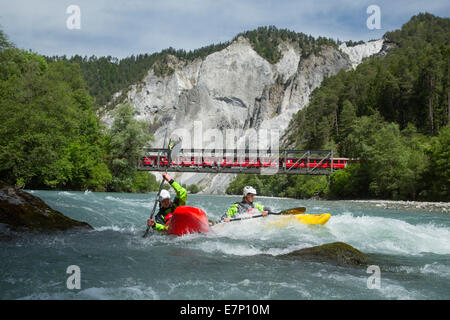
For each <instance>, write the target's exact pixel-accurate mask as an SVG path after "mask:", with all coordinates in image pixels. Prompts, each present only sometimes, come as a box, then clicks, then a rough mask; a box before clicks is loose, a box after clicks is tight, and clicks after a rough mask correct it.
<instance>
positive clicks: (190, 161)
mask: <svg viewBox="0 0 450 320" xmlns="http://www.w3.org/2000/svg"><path fill="white" fill-rule="evenodd" d="M178 160H179V161H172V162H171V163H170V166H181V167H218V166H220V167H244V168H267V167H275V166H278V167H280V168H284V167H285V164H284V160H285V159H284V157H280V158H279V161H278V162H277V161H274V162H272V161H271V160H270V159H264V158H257V159H256V160H254V161H251V160H249V158H244V159H242V160H239V159H237V158H234V159H233V160H232V161H228V160H227V159H226V158H225V157H224V158H223V159H222V160H221V162H220V164H217V163H216V161H215V159H214V158H213V157H180V158H179V159H178ZM308 160H309V161H308ZM320 161H322V159H320V158H309V159H306V158H305V159H302V160H298V158H287V159H286V168H288V169H291V168H322V169H330V168H331V167H332V168H333V169H343V168H346V167H347V166H348V163H349V162H350V161H352V160H351V159H348V158H333V159H325V160H323V161H322V163H321V162H320ZM157 162H158V157H157V156H147V157H145V158H144V159H143V160H142V161H141V165H142V166H144V167H156V166H157ZM168 165H169V163H168V161H167V158H166V157H163V156H161V157H160V159H159V166H160V167H166V166H168Z"/></svg>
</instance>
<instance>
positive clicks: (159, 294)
mask: <svg viewBox="0 0 450 320" xmlns="http://www.w3.org/2000/svg"><path fill="white" fill-rule="evenodd" d="M29 192H31V193H33V194H34V195H36V196H38V197H40V198H42V199H43V200H44V201H46V202H47V204H49V205H50V206H51V207H52V208H54V209H56V210H59V211H60V212H62V213H64V214H65V215H67V216H69V217H71V218H74V219H77V220H81V221H86V222H88V223H89V224H91V225H92V226H93V227H94V230H92V231H69V232H65V233H57V234H52V235H43V234H33V235H32V234H24V235H22V236H19V237H18V238H17V239H14V240H9V241H2V242H1V243H0V246H1V247H2V250H1V253H0V272H1V277H0V299H450V214H449V213H439V212H425V211H420V210H406V209H400V208H397V209H386V208H383V207H379V206H376V205H373V204H368V203H359V202H351V201H312V200H310V201H304V200H293V199H285V198H270V197H257V199H256V201H258V202H260V203H262V204H264V205H268V206H271V207H272V208H273V209H274V211H281V210H283V209H287V208H293V207H299V206H305V207H307V213H324V212H329V213H331V214H332V217H331V219H330V220H329V221H328V223H327V224H326V225H324V226H306V225H302V224H299V223H292V224H290V225H287V226H286V227H283V228H280V227H276V226H273V225H271V224H270V223H268V222H271V221H273V219H277V217H276V216H269V217H266V218H259V219H251V220H247V221H239V222H231V223H228V224H226V225H225V224H221V225H217V226H215V227H214V228H213V230H212V231H211V232H209V233H207V234H191V235H186V236H183V237H175V236H166V235H163V234H158V233H152V234H151V235H150V236H149V237H148V238H145V239H144V238H142V234H143V232H144V230H145V223H146V219H147V218H148V216H149V213H150V211H151V209H152V207H153V200H154V197H155V193H150V194H120V193H97V192H85V193H84V192H72V191H71V192H67V191H38V190H32V191H29ZM238 200H239V197H237V196H216V195H189V199H188V204H189V205H191V206H196V207H200V208H202V209H203V210H205V212H207V214H208V216H209V218H210V219H218V218H219V217H220V216H221V215H222V214H223V213H224V212H225V211H226V209H227V208H228V206H230V205H231V204H232V203H234V202H236V201H238ZM334 241H342V242H345V243H348V244H350V245H352V246H354V247H355V248H357V249H359V250H361V251H362V252H364V253H366V254H368V256H369V258H370V261H371V263H372V264H375V265H377V266H378V267H379V268H380V280H381V281H380V287H379V288H375V289H369V288H368V285H367V283H368V277H370V276H371V275H372V273H367V270H366V267H363V268H355V267H344V266H339V265H335V264H332V263H324V262H314V261H304V260H293V259H280V258H279V257H278V256H279V255H281V254H284V253H288V252H291V251H294V250H297V249H301V248H305V247H311V246H315V245H320V244H325V243H329V242H334ZM71 265H76V266H78V267H79V268H80V276H81V288H80V289H74V290H69V289H68V288H67V286H66V281H67V279H68V277H69V276H71V274H68V273H66V271H67V268H68V267H69V266H71Z"/></svg>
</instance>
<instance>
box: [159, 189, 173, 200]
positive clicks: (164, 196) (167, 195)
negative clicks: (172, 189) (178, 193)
mask: <svg viewBox="0 0 450 320" xmlns="http://www.w3.org/2000/svg"><path fill="white" fill-rule="evenodd" d="M164 199H170V193H169V191H167V190H166V189H162V190H161V193H160V194H159V201H163V200H164Z"/></svg>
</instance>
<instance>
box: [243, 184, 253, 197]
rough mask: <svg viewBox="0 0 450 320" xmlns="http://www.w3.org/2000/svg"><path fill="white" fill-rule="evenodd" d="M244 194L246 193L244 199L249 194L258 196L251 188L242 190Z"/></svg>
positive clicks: (247, 187)
mask: <svg viewBox="0 0 450 320" xmlns="http://www.w3.org/2000/svg"><path fill="white" fill-rule="evenodd" d="M242 192H243V193H244V197H246V196H247V195H248V194H249V193H251V194H256V190H255V188H253V187H250V186H246V187H244V190H242Z"/></svg>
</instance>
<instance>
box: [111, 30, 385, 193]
mask: <svg viewBox="0 0 450 320" xmlns="http://www.w3.org/2000/svg"><path fill="white" fill-rule="evenodd" d="M382 43H383V42H382V40H379V41H374V42H369V43H367V44H364V45H360V46H355V47H351V48H347V47H346V46H341V50H342V51H339V50H336V49H334V48H332V47H326V48H323V50H322V51H321V52H320V54H318V55H317V56H315V55H314V54H311V55H310V56H308V57H307V58H302V57H301V50H300V49H299V48H298V47H295V46H293V45H292V44H288V43H285V44H282V45H280V47H279V48H280V50H281V52H282V54H283V56H282V59H281V60H280V61H279V62H278V63H276V64H275V65H272V64H270V63H269V62H268V61H267V60H265V59H264V58H262V57H261V56H259V55H258V54H257V53H256V52H255V51H254V50H253V48H252V46H251V44H250V43H249V41H248V40H247V39H245V38H244V37H239V38H238V39H237V40H235V41H234V42H233V43H231V44H230V45H229V46H228V47H227V48H225V49H223V50H221V51H218V52H215V53H213V54H211V55H209V56H207V57H206V58H205V59H204V60H201V59H197V60H194V61H192V62H184V61H179V60H178V59H177V58H176V57H170V64H171V67H172V68H173V69H174V70H175V72H174V73H173V74H172V75H170V76H166V77H162V78H161V77H158V76H156V75H155V74H154V72H153V70H150V71H149V73H148V74H147V76H146V77H145V78H144V79H143V81H142V82H141V83H139V84H136V85H133V86H132V87H131V89H130V90H129V91H128V94H127V100H128V102H130V103H131V104H132V105H134V106H135V107H137V109H138V111H139V115H138V116H137V117H138V118H139V119H141V120H145V121H148V122H149V123H151V124H152V126H153V128H156V127H157V129H156V131H155V133H154V137H155V142H154V143H153V145H152V146H153V147H162V146H163V144H164V137H165V135H166V132H169V134H170V133H172V132H174V131H175V130H177V129H178V130H180V129H184V130H185V132H188V133H189V134H190V135H191V139H185V140H183V147H184V148H189V147H196V148H202V147H203V148H205V147H207V146H208V140H209V141H210V142H212V141H214V140H215V139H214V138H213V136H214V134H216V133H220V134H222V135H223V136H227V135H226V132H227V130H228V129H239V130H240V131H237V132H235V134H236V140H237V141H238V142H243V141H244V140H245V134H246V133H249V132H254V130H255V129H260V128H261V129H274V130H275V129H276V130H279V135H280V136H281V135H282V134H283V131H284V130H285V129H286V128H287V126H288V124H289V121H290V119H291V117H292V116H293V115H294V114H295V113H296V112H298V111H299V110H301V109H302V108H304V107H305V106H306V105H307V104H308V103H309V97H310V94H311V92H312V91H313V90H314V89H315V88H317V87H318V86H320V84H321V82H322V80H323V79H324V77H329V76H332V75H335V74H336V73H338V72H339V71H340V70H341V69H345V70H349V69H351V68H352V67H355V66H356V65H357V64H358V63H360V62H361V60H362V59H363V58H364V57H366V56H369V55H371V54H374V53H377V52H379V51H380V50H381V46H382ZM343 52H344V53H347V54H348V56H347V55H346V54H343ZM117 96H118V95H117ZM104 120H105V121H106V122H109V123H110V122H111V118H110V117H109V116H108V115H106V116H105V117H104ZM194 123H196V124H197V126H196V128H194ZM199 127H201V131H202V132H203V136H201V135H200V134H197V133H199V131H200V130H199V129H200V128H199ZM196 130H197V132H195V131H196ZM208 130H209V131H208ZM211 130H212V131H211ZM189 140H190V141H189ZM166 143H167V142H166ZM224 143H225V142H224ZM216 146H217V145H216ZM224 147H225V145H224ZM157 177H158V178H159V177H160V175H159V174H157ZM174 177H175V178H176V179H177V180H178V181H180V182H181V183H186V184H187V185H189V184H193V183H195V184H197V185H199V186H201V187H204V190H203V192H204V193H224V191H225V189H226V187H227V186H228V184H229V183H230V182H231V180H232V179H233V178H234V175H233V174H199V173H181V174H176V175H174Z"/></svg>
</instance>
